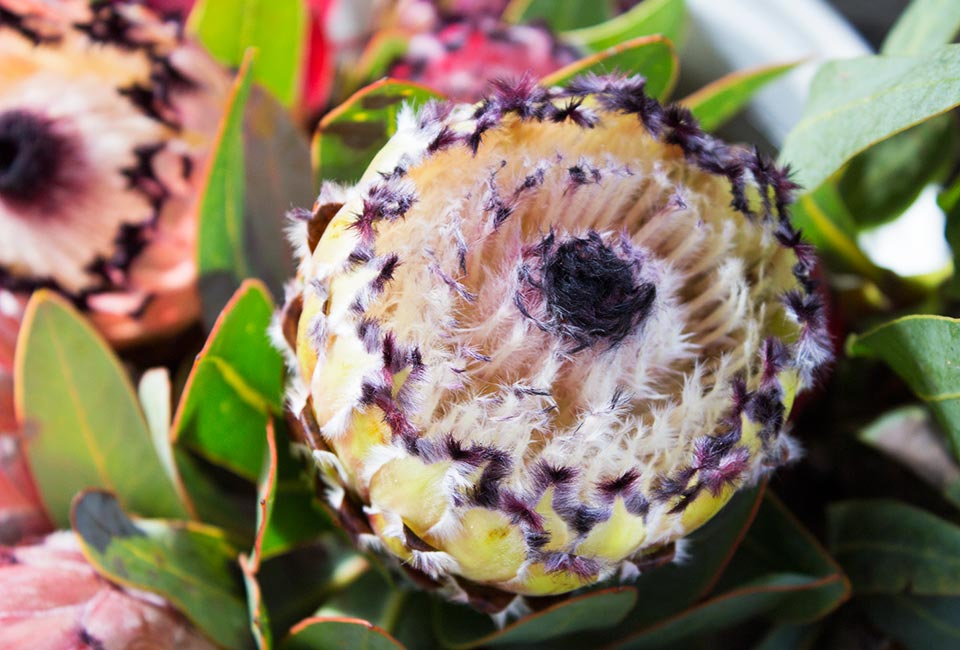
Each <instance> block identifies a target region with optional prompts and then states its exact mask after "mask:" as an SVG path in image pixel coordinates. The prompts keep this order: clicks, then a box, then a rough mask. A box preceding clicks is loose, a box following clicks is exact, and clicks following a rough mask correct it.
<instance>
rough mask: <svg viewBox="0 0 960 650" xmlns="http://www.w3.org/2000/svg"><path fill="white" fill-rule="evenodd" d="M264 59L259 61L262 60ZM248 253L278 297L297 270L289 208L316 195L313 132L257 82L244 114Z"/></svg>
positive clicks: (252, 268) (254, 268) (306, 203)
mask: <svg viewBox="0 0 960 650" xmlns="http://www.w3.org/2000/svg"><path fill="white" fill-rule="evenodd" d="M260 62H261V59H258V60H257V63H258V64H259V63H260ZM243 148H244V160H245V164H244V189H245V196H244V206H243V209H244V220H243V225H244V233H243V235H244V252H245V255H246V258H247V260H249V263H250V272H251V275H252V276H253V277H256V278H258V279H260V280H261V281H263V283H264V284H265V285H267V287H269V289H270V292H271V294H272V295H273V297H274V298H275V299H277V300H282V298H283V285H284V284H285V283H286V282H287V280H289V279H290V278H291V277H293V275H294V272H295V269H294V264H293V258H292V256H291V255H290V249H289V246H288V243H287V239H286V237H281V236H280V233H282V232H283V230H284V228H285V227H286V225H287V218H286V215H287V211H288V210H289V209H290V208H291V207H292V206H309V205H310V204H312V203H313V200H314V199H315V198H316V193H315V192H314V191H313V179H312V178H311V176H310V174H308V173H306V170H307V169H309V168H310V141H309V138H308V137H307V134H306V133H304V131H303V129H302V128H301V127H300V125H299V124H297V123H296V122H295V121H294V120H293V118H292V117H291V115H290V112H289V111H287V110H285V109H284V107H283V106H281V105H280V103H279V102H277V101H276V100H275V99H274V98H273V97H272V96H270V95H269V94H267V93H266V92H264V91H263V90H261V89H260V88H259V87H256V86H254V87H253V88H252V89H251V91H250V98H249V100H248V101H247V105H246V108H245V110H244V115H243Z"/></svg>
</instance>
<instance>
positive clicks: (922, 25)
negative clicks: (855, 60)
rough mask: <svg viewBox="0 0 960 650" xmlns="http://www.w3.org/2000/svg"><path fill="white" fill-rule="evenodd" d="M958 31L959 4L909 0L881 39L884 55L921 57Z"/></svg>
mask: <svg viewBox="0 0 960 650" xmlns="http://www.w3.org/2000/svg"><path fill="white" fill-rule="evenodd" d="M958 30H960V3H958V2H955V0H913V2H911V3H910V5H909V6H908V7H907V8H906V10H905V11H904V12H903V14H902V15H901V16H900V18H899V19H898V20H897V22H896V24H894V26H893V28H892V29H891V30H890V31H889V32H888V33H887V37H886V38H885V39H884V40H883V45H882V46H881V48H880V51H881V52H883V53H884V54H922V53H923V52H930V51H933V50H936V49H937V48H939V47H941V46H943V45H946V44H947V43H949V42H950V41H952V40H953V37H954V36H956V34H957V31H958Z"/></svg>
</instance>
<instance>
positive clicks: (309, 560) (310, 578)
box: [257, 532, 430, 639]
mask: <svg viewBox="0 0 960 650" xmlns="http://www.w3.org/2000/svg"><path fill="white" fill-rule="evenodd" d="M371 573H374V572H372V571H370V562H369V561H368V560H367V558H365V557H364V556H362V555H360V553H359V552H357V551H356V550H354V549H353V548H352V547H351V546H350V545H349V544H344V542H343V538H342V537H341V534H340V533H339V532H338V533H330V534H328V535H326V536H324V538H323V539H321V540H320V541H318V542H316V543H313V544H309V545H305V546H297V547H295V548H293V549H292V550H290V551H289V552H287V553H283V554H282V555H275V556H273V557H269V558H265V559H264V560H263V562H261V563H260V567H259V570H258V571H257V582H258V583H259V585H260V588H261V590H262V592H263V600H264V601H265V602H267V603H269V604H270V625H271V627H272V629H273V636H274V638H275V639H280V638H281V637H283V636H286V634H287V632H288V631H289V630H290V628H291V627H293V626H294V625H296V624H297V623H298V622H300V621H302V620H303V619H304V618H306V617H308V616H311V615H318V616H320V615H323V616H345V617H349V618H364V619H367V620H376V619H374V618H369V617H368V616H367V615H365V614H363V613H359V611H358V609H357V608H356V607H345V606H343V597H342V596H343V594H344V593H345V592H351V594H352V595H353V596H355V599H356V601H357V602H359V603H362V605H363V606H367V607H368V609H369V606H370V605H371V604H376V603H380V602H381V601H382V600H384V599H386V598H387V597H388V595H389V593H390V588H389V586H387V585H386V584H385V583H384V582H383V581H382V580H381V581H373V582H372V583H367V582H365V579H366V577H367V576H368V575H370V574H371ZM338 605H339V606H338ZM423 609H425V610H426V611H429V609H430V608H429V607H425V608H423ZM426 627H427V628H429V625H428V626H426Z"/></svg>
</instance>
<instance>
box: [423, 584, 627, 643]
mask: <svg viewBox="0 0 960 650" xmlns="http://www.w3.org/2000/svg"><path fill="white" fill-rule="evenodd" d="M636 602H637V590H636V589H635V588H633V587H629V586H624V587H610V588H608V589H601V590H598V591H591V592H588V593H585V594H582V595H579V596H574V597H572V598H569V599H567V600H564V601H561V602H559V603H557V604H555V605H553V606H551V607H548V608H546V609H544V610H542V611H539V612H536V613H534V614H529V615H527V616H524V617H523V618H521V619H519V620H517V621H514V622H513V623H511V624H509V625H507V626H506V627H504V628H502V629H499V630H489V628H490V625H489V622H488V621H484V622H483V623H485V624H486V625H483V624H480V622H479V620H478V617H477V616H475V615H473V612H469V613H468V612H465V611H462V607H461V608H460V609H461V611H456V610H457V607H456V606H454V605H444V604H439V603H438V604H437V606H436V611H435V612H434V622H435V626H436V627H437V628H438V636H440V638H441V640H442V642H443V645H444V646H445V647H448V648H452V649H453V650H469V649H470V648H478V647H485V648H486V647H495V646H500V645H507V644H532V643H539V642H544V641H549V640H551V639H556V638H558V637H563V636H566V635H570V634H575V633H577V632H584V631H586V630H602V629H606V628H609V627H611V626H613V625H616V624H617V623H619V622H620V621H621V620H623V618H624V617H625V616H626V615H627V614H628V613H629V612H630V610H631V609H633V606H634V605H635V604H636ZM486 618H488V619H489V616H488V617H486ZM485 628H487V630H485Z"/></svg>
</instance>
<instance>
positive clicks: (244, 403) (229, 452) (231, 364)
mask: <svg viewBox="0 0 960 650" xmlns="http://www.w3.org/2000/svg"><path fill="white" fill-rule="evenodd" d="M272 316H273V303H272V302H271V300H270V296H269V295H268V294H267V291H266V289H265V288H264V287H263V285H262V284H260V283H259V282H258V281H256V280H247V281H245V282H244V283H243V285H241V287H240V289H238V290H237V293H236V294H235V295H234V297H233V298H231V299H230V302H229V303H228V304H227V306H226V307H225V308H224V310H223V313H222V314H221V315H220V317H219V318H218V319H217V322H216V324H215V325H214V328H213V331H212V332H211V333H210V338H209V339H208V340H207V342H206V344H205V345H204V347H203V350H201V351H200V354H199V355H197V358H196V361H194V364H193V369H192V370H191V372H190V376H189V378H188V379H187V384H186V386H185V387H184V390H183V397H182V398H181V400H180V404H179V407H178V408H177V414H176V417H175V418H174V424H173V439H174V443H175V444H176V445H186V446H187V447H189V448H190V449H192V450H193V451H195V452H196V453H198V454H199V455H200V456H201V457H203V458H205V459H207V460H209V461H210V462H213V463H214V464H216V465H218V466H220V467H224V468H226V469H228V470H230V471H231V472H233V473H235V474H238V475H239V476H242V477H244V478H246V479H247V480H249V481H256V480H257V478H258V477H259V475H260V466H261V464H262V462H263V456H264V450H265V445H266V436H265V433H264V432H265V431H266V427H267V420H268V418H269V417H270V416H271V415H273V414H280V413H282V412H283V368H284V365H283V357H282V356H281V355H280V353H279V352H278V351H277V350H276V349H275V348H274V347H273V345H271V343H270V340H269V338H268V336H267V328H268V327H269V325H270V320H271V318H272Z"/></svg>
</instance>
